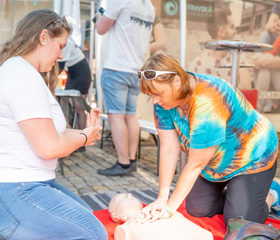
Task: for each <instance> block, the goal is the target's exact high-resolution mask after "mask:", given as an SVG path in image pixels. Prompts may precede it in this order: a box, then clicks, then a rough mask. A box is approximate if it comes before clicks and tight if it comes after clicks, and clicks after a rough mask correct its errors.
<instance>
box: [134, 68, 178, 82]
mask: <svg viewBox="0 0 280 240" xmlns="http://www.w3.org/2000/svg"><path fill="white" fill-rule="evenodd" d="M170 73H174V74H178V73H177V72H170V71H156V70H144V71H138V78H139V79H141V77H143V78H145V79H146V80H153V79H156V78H157V77H158V76H159V75H164V74H170Z"/></svg>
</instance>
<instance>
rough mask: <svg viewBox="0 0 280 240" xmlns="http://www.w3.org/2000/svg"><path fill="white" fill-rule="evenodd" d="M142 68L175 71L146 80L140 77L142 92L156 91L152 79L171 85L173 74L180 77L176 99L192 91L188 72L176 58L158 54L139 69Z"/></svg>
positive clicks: (142, 69)
mask: <svg viewBox="0 0 280 240" xmlns="http://www.w3.org/2000/svg"><path fill="white" fill-rule="evenodd" d="M144 70H158V71H171V72H176V73H177V74H176V73H170V74H164V75H160V76H158V77H157V78H156V79H154V80H152V81H151V80H146V79H145V78H143V77H141V80H140V88H141V91H142V92H143V93H144V94H153V93H158V90H157V89H156V88H155V86H154V84H153V81H156V82H158V83H163V84H169V85H171V84H172V81H173V79H174V77H175V75H179V76H180V78H181V88H180V89H179V97H178V99H184V98H185V97H187V96H188V95H190V94H191V92H192V91H191V88H190V80H189V77H188V74H187V73H186V71H185V70H184V69H183V68H182V67H181V65H180V63H179V62H178V61H177V60H175V59H174V58H172V57H170V56H168V55H167V54H158V55H156V56H152V57H150V58H149V59H148V60H147V61H146V62H145V63H144V65H143V67H142V68H141V71H144Z"/></svg>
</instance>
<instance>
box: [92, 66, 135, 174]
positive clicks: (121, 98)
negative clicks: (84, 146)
mask: <svg viewBox="0 0 280 240" xmlns="http://www.w3.org/2000/svg"><path fill="white" fill-rule="evenodd" d="M127 75H128V73H125V72H119V71H114V70H110V69H104V70H103V73H102V76H101V87H102V91H103V99H104V105H105V112H106V113H107V114H108V119H109V123H110V127H111V133H112V137H113V142H114V144H115V147H116V150H117V155H118V161H117V163H116V164H115V165H114V166H113V167H110V168H107V169H99V170H98V171H97V172H98V173H99V174H101V175H106V176H125V175H129V174H131V167H130V161H129V155H128V151H129V149H128V141H129V139H128V129H127V126H126V122H125V114H126V103H127V95H128V89H129V79H128V78H127Z"/></svg>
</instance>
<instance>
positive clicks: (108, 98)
mask: <svg viewBox="0 0 280 240" xmlns="http://www.w3.org/2000/svg"><path fill="white" fill-rule="evenodd" d="M101 87H102V91H103V99H104V105H105V113H113V114H125V115H135V114H136V108H137V98H138V94H139V93H140V83H139V78H138V76H137V74H134V73H129V72H121V71H115V70H111V69H106V68H105V69H103V72H102V75H101Z"/></svg>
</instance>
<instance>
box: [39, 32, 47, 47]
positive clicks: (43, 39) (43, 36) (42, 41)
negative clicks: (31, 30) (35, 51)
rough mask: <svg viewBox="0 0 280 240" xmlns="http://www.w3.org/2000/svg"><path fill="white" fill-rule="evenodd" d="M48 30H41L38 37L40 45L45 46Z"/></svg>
mask: <svg viewBox="0 0 280 240" xmlns="http://www.w3.org/2000/svg"><path fill="white" fill-rule="evenodd" d="M48 37H49V36H48V30H47V29H43V30H42V32H41V34H40V36H39V43H40V44H41V45H43V46H44V45H46V43H47V40H48Z"/></svg>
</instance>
